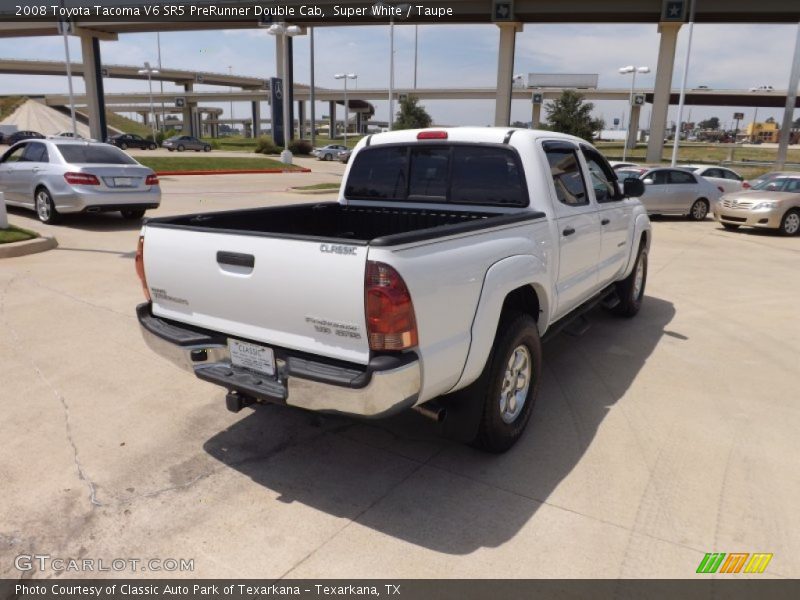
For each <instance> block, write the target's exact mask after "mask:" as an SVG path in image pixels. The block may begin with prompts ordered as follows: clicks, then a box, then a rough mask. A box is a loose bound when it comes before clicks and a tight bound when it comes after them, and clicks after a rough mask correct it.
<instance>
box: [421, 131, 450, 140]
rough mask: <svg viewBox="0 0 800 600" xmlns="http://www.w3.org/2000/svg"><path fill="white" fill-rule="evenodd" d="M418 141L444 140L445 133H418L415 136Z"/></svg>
mask: <svg viewBox="0 0 800 600" xmlns="http://www.w3.org/2000/svg"><path fill="white" fill-rule="evenodd" d="M417 139H418V140H446V139H447V132H446V131H420V132H419V133H418V134H417Z"/></svg>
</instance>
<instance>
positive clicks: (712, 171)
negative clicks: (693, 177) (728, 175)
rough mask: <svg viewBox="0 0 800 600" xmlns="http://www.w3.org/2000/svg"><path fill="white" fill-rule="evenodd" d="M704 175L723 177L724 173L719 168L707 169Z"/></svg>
mask: <svg viewBox="0 0 800 600" xmlns="http://www.w3.org/2000/svg"><path fill="white" fill-rule="evenodd" d="M703 177H717V178H720V177H723V173H722V171H720V170H719V169H706V171H705V172H704V173H703Z"/></svg>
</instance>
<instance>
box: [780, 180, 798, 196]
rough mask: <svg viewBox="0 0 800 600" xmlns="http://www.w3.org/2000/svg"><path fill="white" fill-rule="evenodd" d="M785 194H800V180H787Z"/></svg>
mask: <svg viewBox="0 0 800 600" xmlns="http://www.w3.org/2000/svg"><path fill="white" fill-rule="evenodd" d="M783 191H784V192H794V193H798V192H800V179H787V180H786V185H785V186H784V188H783Z"/></svg>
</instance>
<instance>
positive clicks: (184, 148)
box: [178, 144, 186, 152]
mask: <svg viewBox="0 0 800 600" xmlns="http://www.w3.org/2000/svg"><path fill="white" fill-rule="evenodd" d="M184 150H186V146H184V145H183V144H181V145H179V146H178V152H183V151H184Z"/></svg>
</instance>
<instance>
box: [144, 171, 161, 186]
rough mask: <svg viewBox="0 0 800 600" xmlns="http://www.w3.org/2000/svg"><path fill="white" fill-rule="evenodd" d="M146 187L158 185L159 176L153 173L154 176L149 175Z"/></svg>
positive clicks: (145, 181)
mask: <svg viewBox="0 0 800 600" xmlns="http://www.w3.org/2000/svg"><path fill="white" fill-rule="evenodd" d="M144 184H145V185H158V175H156V174H155V173H153V174H152V175H148V176H147V179H145V180H144Z"/></svg>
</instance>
